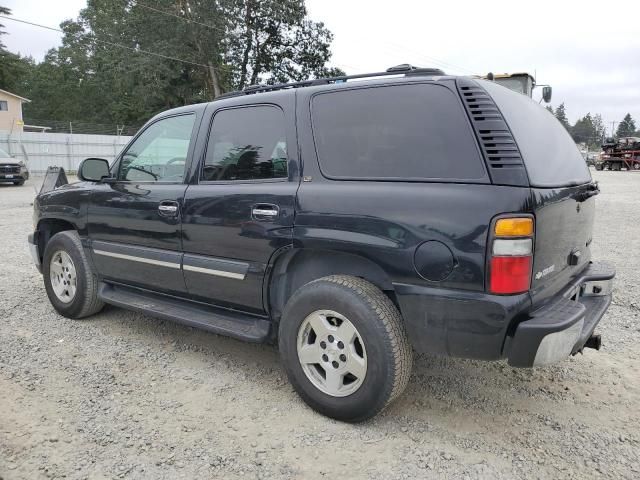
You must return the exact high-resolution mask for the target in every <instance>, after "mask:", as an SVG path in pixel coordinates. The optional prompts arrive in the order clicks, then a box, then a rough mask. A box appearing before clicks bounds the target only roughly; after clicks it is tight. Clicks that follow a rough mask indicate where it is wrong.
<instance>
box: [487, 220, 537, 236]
mask: <svg viewBox="0 0 640 480" xmlns="http://www.w3.org/2000/svg"><path fill="white" fill-rule="evenodd" d="M495 233H496V236H497V237H530V236H531V235H533V219H532V218H501V219H500V220H498V221H497V222H496V228H495Z"/></svg>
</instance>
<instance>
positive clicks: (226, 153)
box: [201, 105, 287, 181]
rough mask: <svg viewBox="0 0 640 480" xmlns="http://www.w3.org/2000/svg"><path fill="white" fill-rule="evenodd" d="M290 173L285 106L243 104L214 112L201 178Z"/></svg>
mask: <svg viewBox="0 0 640 480" xmlns="http://www.w3.org/2000/svg"><path fill="white" fill-rule="evenodd" d="M286 177H287V140H286V136H285V128H284V115H283V113H282V110H280V109H279V108H277V107H272V106H262V105H261V106H256V107H242V108H234V109H229V110H222V111H220V112H218V113H216V114H215V116H214V118H213V125H212V127H211V134H210V135H209V142H208V145H207V154H206V157H205V162H204V166H203V168H202V174H201V179H202V180H204V181H225V180H226V181H228V180H263V179H273V178H286Z"/></svg>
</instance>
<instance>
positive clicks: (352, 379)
mask: <svg viewBox="0 0 640 480" xmlns="http://www.w3.org/2000/svg"><path fill="white" fill-rule="evenodd" d="M297 352H298V360H299V361H300V365H301V366H302V370H303V371H304V373H305V375H306V376H307V378H308V379H309V381H310V382H311V383H312V384H313V385H314V386H315V387H316V388H317V389H318V390H320V391H321V392H323V393H326V394H327V395H330V396H332V397H346V396H348V395H351V394H353V393H355V392H356V391H357V390H358V389H359V388H360V387H361V386H362V383H363V382H364V379H365V377H366V374H367V353H366V350H365V346H364V342H363V341H362V337H361V335H360V333H359V332H358V330H357V329H356V327H355V326H354V325H353V323H351V322H350V321H349V320H348V319H347V318H346V317H345V316H344V315H341V314H339V313H337V312H334V311H333V310H316V311H315V312H313V313H311V314H310V315H308V316H307V317H306V318H305V319H304V320H303V321H302V324H301V325H300V328H299V330H298V341H297Z"/></svg>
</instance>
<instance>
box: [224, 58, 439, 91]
mask: <svg viewBox="0 0 640 480" xmlns="http://www.w3.org/2000/svg"><path fill="white" fill-rule="evenodd" d="M403 73H404V74H405V76H409V75H422V76H429V75H434V76H435V75H445V73H444V72H443V71H442V70H440V69H439V68H418V67H415V66H413V65H409V64H408V63H403V64H401V65H396V66H395V67H390V68H388V69H387V70H386V71H384V72H375V73H359V74H357V75H342V76H340V77H327V78H316V79H313V80H303V81H301V82H291V83H276V84H275V85H264V84H258V85H250V86H248V87H245V88H244V89H243V90H236V91H234V92H228V93H223V94H222V95H219V96H218V97H216V100H217V99H222V98H230V97H239V96H242V95H251V94H254V93H263V92H273V91H275V90H286V89H290V88H302V87H313V86H316V85H329V84H332V83H343V82H346V81H347V80H357V79H359V78H370V77H386V76H390V75H400V74H403Z"/></svg>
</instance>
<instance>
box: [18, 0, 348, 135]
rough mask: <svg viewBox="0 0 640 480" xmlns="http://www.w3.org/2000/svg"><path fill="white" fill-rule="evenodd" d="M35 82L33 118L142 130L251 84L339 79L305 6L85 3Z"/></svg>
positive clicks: (325, 38)
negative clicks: (173, 111) (161, 117)
mask: <svg viewBox="0 0 640 480" xmlns="http://www.w3.org/2000/svg"><path fill="white" fill-rule="evenodd" d="M61 28H62V29H63V31H64V37H63V40H62V45H61V46H60V47H59V48H57V49H54V50H51V51H50V52H49V53H48V54H47V56H46V57H45V59H44V61H43V62H42V63H41V64H39V65H37V66H36V68H35V71H34V72H33V76H32V77H33V78H32V85H31V86H30V97H29V98H31V99H32V100H33V102H32V104H29V105H28V106H26V108H25V115H28V116H29V117H30V118H43V119H73V120H83V121H89V122H95V123H119V124H140V123H142V122H144V121H145V120H146V119H148V118H149V117H150V116H152V115H153V114H155V113H157V112H159V111H162V110H165V109H167V108H171V107H175V106H180V105H186V104H191V103H197V102H202V101H208V100H211V99H213V98H215V97H217V96H218V95H220V94H221V93H224V92H225V91H228V90H231V89H238V88H244V87H245V86H247V85H250V84H255V83H274V82H281V81H289V80H303V79H308V78H313V77H317V76H324V75H327V74H329V75H330V74H336V73H341V72H339V71H332V70H329V69H328V68H327V67H326V64H327V62H328V61H329V59H330V57H331V52H330V49H329V46H330V43H331V40H332V38H333V37H332V34H331V32H329V30H327V29H326V28H325V27H324V25H323V24H322V23H316V22H313V21H311V20H309V19H308V18H307V11H306V8H305V5H304V1H303V0H262V1H258V0H198V1H196V0H155V1H154V2H153V3H151V2H137V1H134V0H88V2H87V7H86V8H85V9H83V10H82V11H81V12H80V15H79V17H78V19H77V20H75V21H66V22H63V23H62V24H61Z"/></svg>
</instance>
